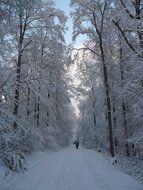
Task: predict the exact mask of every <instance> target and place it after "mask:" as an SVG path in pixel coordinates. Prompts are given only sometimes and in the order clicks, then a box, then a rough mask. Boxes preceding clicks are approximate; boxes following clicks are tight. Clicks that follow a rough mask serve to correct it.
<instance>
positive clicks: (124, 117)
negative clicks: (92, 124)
mask: <svg viewBox="0 0 143 190" xmlns="http://www.w3.org/2000/svg"><path fill="white" fill-rule="evenodd" d="M121 45H122V44H121V43H120V70H121V81H122V90H123V88H124V69H123V50H122V47H121ZM122 110H123V125H124V133H125V140H126V141H127V139H128V127H127V116H126V104H125V102H124V100H123V98H122ZM125 148H126V155H127V156H128V157H129V145H128V142H126V143H125Z"/></svg>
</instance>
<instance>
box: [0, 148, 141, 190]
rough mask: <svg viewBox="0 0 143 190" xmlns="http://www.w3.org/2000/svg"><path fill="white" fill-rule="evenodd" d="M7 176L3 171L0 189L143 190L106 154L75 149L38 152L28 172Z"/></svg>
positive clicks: (30, 160) (30, 163)
mask: <svg viewBox="0 0 143 190" xmlns="http://www.w3.org/2000/svg"><path fill="white" fill-rule="evenodd" d="M0 169H1V171H3V169H2V168H0ZM4 173H5V174H6V173H7V172H6V170H5V172H4V171H3V172H0V181H1V183H0V190H95V189H96V190H142V189H143V185H142V184H140V183H139V182H137V181H135V180H134V179H133V178H131V177H130V176H128V175H126V174H124V173H122V172H121V171H119V170H117V169H116V168H115V167H114V166H113V165H112V164H111V163H110V162H109V161H108V160H106V158H105V157H103V155H102V154H100V153H97V152H95V151H92V150H88V149H83V148H79V149H78V150H76V149H75V147H70V148H67V149H63V150H60V151H57V152H46V153H39V154H36V153H35V154H33V155H32V156H30V157H29V158H28V169H27V170H26V171H25V172H24V173H20V174H15V175H14V176H12V175H11V174H7V175H8V176H7V177H4ZM10 176H11V177H10Z"/></svg>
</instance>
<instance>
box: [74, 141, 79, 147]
mask: <svg viewBox="0 0 143 190" xmlns="http://www.w3.org/2000/svg"><path fill="white" fill-rule="evenodd" d="M75 146H76V149H78V147H79V141H78V140H76V141H75Z"/></svg>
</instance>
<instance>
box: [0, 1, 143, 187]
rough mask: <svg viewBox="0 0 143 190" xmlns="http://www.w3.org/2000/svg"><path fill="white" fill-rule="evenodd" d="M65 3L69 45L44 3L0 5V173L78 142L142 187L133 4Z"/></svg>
mask: <svg viewBox="0 0 143 190" xmlns="http://www.w3.org/2000/svg"><path fill="white" fill-rule="evenodd" d="M69 3H70V10H71V11H70V15H69V17H71V18H72V22H73V26H68V27H72V28H73V33H72V42H71V43H70V44H68V43H67V42H66V40H65V35H66V31H67V30H68V27H67V21H68V19H69V18H68V16H67V15H66V14H65V12H64V11H63V10H62V9H59V8H57V7H56V4H55V2H54V1H53V0H0V168H1V167H4V168H6V170H5V171H12V172H15V173H19V172H23V171H24V170H25V171H26V170H27V160H26V158H27V156H30V155H32V154H33V153H34V152H40V151H41V152H42V151H43V152H45V151H47V150H52V151H58V150H61V149H64V148H67V147H69V146H71V145H73V143H74V141H75V140H76V139H78V141H79V143H80V146H82V147H83V148H84V149H90V150H94V151H97V152H98V153H99V154H103V155H104V157H105V158H106V159H107V160H110V159H109V158H111V160H112V161H111V162H113V164H117V165H118V166H117V167H118V168H120V169H121V170H123V172H125V173H127V174H129V175H131V176H133V177H134V178H135V179H137V180H139V181H140V182H143V99H142V98H143V0H71V1H70V2H69ZM81 37H82V39H84V40H83V41H82V42H80V44H78V45H77V44H76V41H77V40H79V39H80V38H81ZM73 70H74V71H73ZM77 110H78V111H77ZM69 154H71V153H69ZM109 162H110V161H109ZM47 169H48V168H47ZM6 175H7V174H6ZM9 189H10V190H12V188H9ZM13 189H14V190H16V188H13ZM17 189H18V188H17ZM61 189H62V188H61ZM67 189H68V188H67ZM102 189H103V190H107V189H106V188H100V190H102ZM115 189H116V188H115ZM123 189H124V188H123ZM129 189H130V190H132V189H131V188H129ZM136 189H137V188H136ZM136 189H135V188H133V190H136ZM0 190H1V186H0ZM2 190H4V189H2ZM19 190H23V189H22V188H21V189H20V188H19ZM25 190H30V188H29V189H28V188H27V189H25ZM31 190H33V189H32V188H31ZM38 190H44V188H43V189H40V188H39V189H38ZM49 190H60V188H57V189H56V188H55V189H54V188H53V189H52V188H51V189H50V188H49ZM68 190H72V189H68ZM75 190H76V189H75ZM78 190H80V189H78ZM82 190H84V189H82ZM109 190H112V189H109ZM124 190H126V189H124ZM127 190H128V189H127ZM137 190H140V189H139V188H138V189H137Z"/></svg>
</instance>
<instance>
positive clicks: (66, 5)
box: [55, 0, 73, 44]
mask: <svg viewBox="0 0 143 190" xmlns="http://www.w3.org/2000/svg"><path fill="white" fill-rule="evenodd" d="M55 5H56V7H57V8H59V9H62V10H63V11H64V12H65V14H66V16H68V21H67V24H66V25H67V27H68V31H67V32H66V35H65V40H66V43H68V44H69V43H71V42H72V30H73V24H72V19H71V16H70V11H71V8H70V0H55Z"/></svg>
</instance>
